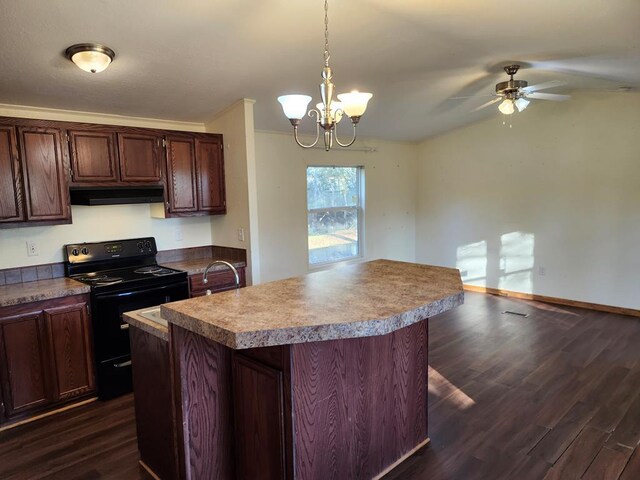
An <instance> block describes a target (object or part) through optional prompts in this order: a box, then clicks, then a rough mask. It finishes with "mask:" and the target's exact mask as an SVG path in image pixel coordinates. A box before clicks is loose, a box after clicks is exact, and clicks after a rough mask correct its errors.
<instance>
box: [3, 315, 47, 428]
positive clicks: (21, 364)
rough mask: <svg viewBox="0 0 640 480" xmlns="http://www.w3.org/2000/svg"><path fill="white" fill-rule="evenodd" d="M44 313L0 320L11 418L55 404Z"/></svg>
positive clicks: (7, 399)
mask: <svg viewBox="0 0 640 480" xmlns="http://www.w3.org/2000/svg"><path fill="white" fill-rule="evenodd" d="M47 352H48V350H47V345H46V337H45V332H44V325H43V317H42V312H41V311H36V312H29V313H22V314H19V315H15V316H11V317H5V318H2V319H0V356H1V357H2V358H1V361H0V377H1V378H2V390H3V394H4V395H3V396H4V399H5V414H6V416H8V417H10V416H13V415H17V414H20V413H23V412H29V411H33V410H37V409H40V408H42V407H43V406H45V405H47V404H49V403H51V402H52V401H53V398H52V395H51V388H50V383H49V382H48V377H49V375H47V368H48V365H47V363H46V359H47Z"/></svg>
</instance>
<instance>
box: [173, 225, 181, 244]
mask: <svg viewBox="0 0 640 480" xmlns="http://www.w3.org/2000/svg"><path fill="white" fill-rule="evenodd" d="M173 239H174V240H175V241H176V242H181V241H182V229H181V228H180V227H175V229H174V230H173Z"/></svg>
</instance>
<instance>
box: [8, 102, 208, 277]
mask: <svg viewBox="0 0 640 480" xmlns="http://www.w3.org/2000/svg"><path fill="white" fill-rule="evenodd" d="M0 116H9V117H22V118H39V119H47V120H61V121H72V122H89V123H102V124H110V125H131V126H138V127H148V128H162V129H173V130H185V131H200V132H201V131H204V125H203V124H198V123H185V122H171V121H168V120H157V119H148V118H138V117H124V116H118V115H103V114H99V113H87V112H72V111H66V110H52V109H44V108H35V107H22V106H14V105H0ZM71 210H72V215H73V224H72V225H56V226H48V227H22V228H11V229H2V230H0V269H2V268H11V267H18V266H28V265H37V264H41V263H51V262H60V261H62V246H63V245H64V244H67V243H76V242H84V241H104V240H116V239H120V238H135V237H138V236H154V237H156V240H157V242H158V248H159V249H160V250H167V249H172V248H186V247H194V246H200V245H211V243H212V238H211V222H210V219H209V217H197V218H172V219H166V220H165V219H163V220H160V219H153V218H151V214H150V211H149V205H114V206H96V207H82V206H73V207H72V209H71ZM180 238H181V239H180ZM27 240H28V241H35V242H36V243H37V245H38V247H39V250H40V254H39V255H38V256H34V257H28V256H27V248H26V243H25V242H26V241H27Z"/></svg>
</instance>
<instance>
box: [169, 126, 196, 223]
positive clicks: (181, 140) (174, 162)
mask: <svg viewBox="0 0 640 480" xmlns="http://www.w3.org/2000/svg"><path fill="white" fill-rule="evenodd" d="M166 142H167V193H168V201H169V205H168V211H169V213H181V212H195V211H197V210H198V203H197V199H196V159H195V143H194V141H193V139H191V138H185V137H167V140H166Z"/></svg>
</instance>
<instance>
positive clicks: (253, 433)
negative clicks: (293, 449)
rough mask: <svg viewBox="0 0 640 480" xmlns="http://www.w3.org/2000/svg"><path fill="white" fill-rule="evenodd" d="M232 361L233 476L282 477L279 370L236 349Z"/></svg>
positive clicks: (284, 476) (280, 374)
mask: <svg viewBox="0 0 640 480" xmlns="http://www.w3.org/2000/svg"><path fill="white" fill-rule="evenodd" d="M232 362H233V363H232V365H233V411H234V421H235V427H236V428H235V440H236V469H237V470H236V476H237V478H238V479H243V480H244V479H246V480H250V479H254V478H264V479H282V478H286V457H285V423H284V415H285V411H284V392H283V375H282V372H281V371H279V370H275V369H273V368H271V367H268V366H266V365H263V364H261V363H258V362H256V361H254V360H252V359H250V358H247V357H245V356H243V355H241V354H238V353H237V352H234V355H233V361H232ZM258 392H259V393H258Z"/></svg>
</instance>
